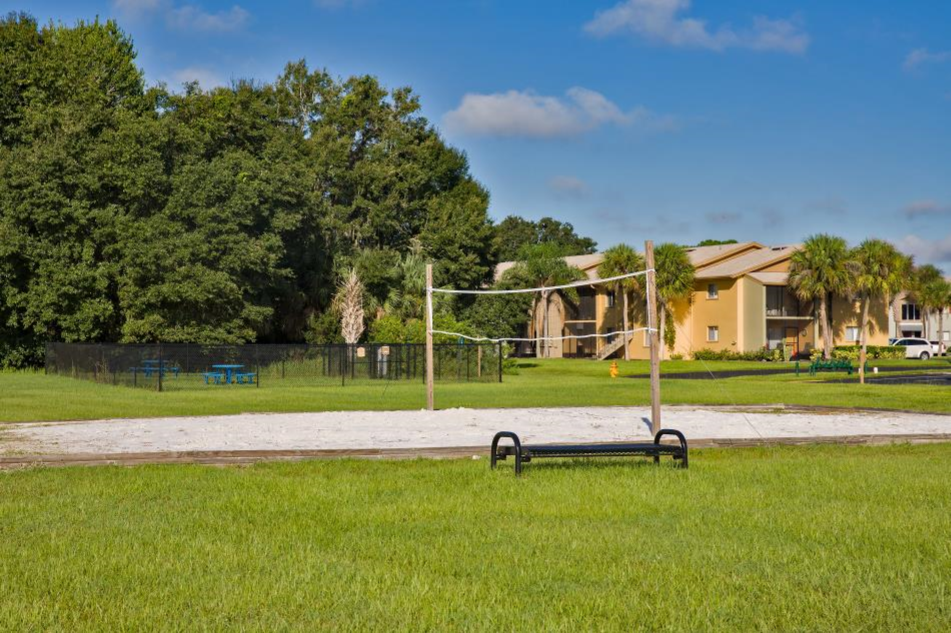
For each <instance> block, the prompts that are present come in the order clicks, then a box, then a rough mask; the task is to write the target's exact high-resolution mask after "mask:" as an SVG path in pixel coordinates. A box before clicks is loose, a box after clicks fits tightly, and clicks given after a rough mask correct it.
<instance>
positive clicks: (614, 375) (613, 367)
mask: <svg viewBox="0 0 951 633" xmlns="http://www.w3.org/2000/svg"><path fill="white" fill-rule="evenodd" d="M617 373H618V372H617V361H616V360H613V361H611V378H617Z"/></svg>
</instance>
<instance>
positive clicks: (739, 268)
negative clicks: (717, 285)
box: [697, 245, 799, 279]
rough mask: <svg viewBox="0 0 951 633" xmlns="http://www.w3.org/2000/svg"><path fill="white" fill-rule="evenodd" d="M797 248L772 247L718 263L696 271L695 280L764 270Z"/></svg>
mask: <svg viewBox="0 0 951 633" xmlns="http://www.w3.org/2000/svg"><path fill="white" fill-rule="evenodd" d="M798 248H799V247H798V246H797V245H791V246H774V247H772V248H761V249H758V250H755V251H752V252H749V253H744V254H743V255H740V256H739V257H734V258H732V259H728V260H726V261H723V262H720V263H719V264H715V265H713V266H710V267H708V268H704V269H703V270H698V271H697V279H713V278H716V277H739V276H740V275H743V274H744V273H748V272H750V271H754V270H758V269H760V268H764V267H766V266H768V265H770V264H772V263H774V262H777V261H782V260H783V259H785V258H787V257H789V256H790V255H792V254H793V252H795V251H796V250H797V249H798Z"/></svg>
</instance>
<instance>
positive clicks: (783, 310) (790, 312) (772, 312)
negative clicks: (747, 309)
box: [766, 305, 812, 317]
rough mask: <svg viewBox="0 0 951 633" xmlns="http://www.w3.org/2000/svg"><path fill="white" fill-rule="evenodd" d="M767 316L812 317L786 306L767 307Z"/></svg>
mask: <svg viewBox="0 0 951 633" xmlns="http://www.w3.org/2000/svg"><path fill="white" fill-rule="evenodd" d="M766 316H768V317H810V316H812V315H811V314H800V311H799V310H797V309H795V308H792V307H786V306H770V305H767V306H766Z"/></svg>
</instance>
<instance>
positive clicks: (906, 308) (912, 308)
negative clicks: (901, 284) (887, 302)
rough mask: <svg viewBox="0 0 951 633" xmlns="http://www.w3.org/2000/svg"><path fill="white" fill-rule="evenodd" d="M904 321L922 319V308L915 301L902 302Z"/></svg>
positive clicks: (902, 318) (902, 317)
mask: <svg viewBox="0 0 951 633" xmlns="http://www.w3.org/2000/svg"><path fill="white" fill-rule="evenodd" d="M901 320H902V321H921V310H919V309H918V306H917V305H915V304H914V303H903V304H901Z"/></svg>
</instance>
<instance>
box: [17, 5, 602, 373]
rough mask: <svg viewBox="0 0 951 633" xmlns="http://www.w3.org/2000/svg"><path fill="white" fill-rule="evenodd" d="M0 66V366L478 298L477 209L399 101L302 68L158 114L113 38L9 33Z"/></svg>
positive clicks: (482, 270)
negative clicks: (429, 274) (435, 293)
mask: <svg viewBox="0 0 951 633" xmlns="http://www.w3.org/2000/svg"><path fill="white" fill-rule="evenodd" d="M0 56H2V57H0V364H4V365H23V364H29V363H34V362H36V361H37V360H38V358H39V354H40V353H41V351H42V348H43V345H44V343H45V342H46V341H50V340H63V341H122V342H146V341H168V342H185V341H189V342H206V343H210V342H234V343H241V342H248V341H261V342H281V341H302V340H305V339H308V340H319V339H321V338H324V339H326V338H335V337H338V336H339V322H338V321H336V320H335V318H334V317H333V316H332V313H331V307H332V305H333V295H334V293H335V289H336V288H337V285H338V283H339V280H340V279H342V278H345V277H346V275H347V274H349V271H351V270H356V271H357V274H358V275H359V278H360V281H361V283H362V286H363V288H364V289H365V294H366V301H367V308H368V310H367V314H368V318H374V317H377V316H381V315H382V314H383V312H384V311H385V310H386V309H389V308H393V309H394V310H396V311H397V312H400V313H401V314H404V313H405V312H406V311H407V310H411V309H412V306H416V307H417V308H419V307H420V306H421V303H420V301H419V300H418V292H419V288H418V286H419V284H418V283H417V282H418V270H416V269H418V268H419V265H421V264H420V263H421V262H423V261H432V262H434V269H435V275H436V283H437V284H440V285H443V284H444V285H452V286H457V287H475V286H480V285H482V284H484V283H487V282H490V281H491V279H492V274H493V267H494V264H495V262H496V261H498V254H499V248H500V246H499V239H500V238H499V235H500V232H499V231H498V229H497V227H495V226H494V225H493V223H492V222H491V220H490V219H489V217H488V214H487V209H488V193H487V192H486V190H485V189H484V188H483V187H482V186H481V185H480V184H479V183H478V182H476V181H475V180H474V179H473V177H472V176H471V174H470V172H469V166H468V162H467V159H466V156H465V155H464V154H463V153H462V152H460V151H459V150H457V149H454V148H452V147H450V146H448V145H447V144H446V143H445V142H444V141H443V140H442V139H441V138H440V136H439V134H438V132H437V130H436V129H435V128H434V127H433V126H432V125H431V124H430V123H429V122H428V121H427V120H426V119H425V118H424V117H422V116H421V115H420V114H419V101H418V98H417V96H416V95H415V94H413V92H412V91H411V90H410V89H409V88H399V89H394V90H388V89H386V88H385V87H383V86H382V85H381V84H380V83H379V81H378V80H377V79H376V78H374V77H372V76H359V77H350V78H347V79H337V78H335V77H333V76H331V75H330V74H329V73H328V72H327V71H324V70H314V69H311V68H308V66H307V64H306V63H305V62H303V61H299V62H295V63H290V64H288V65H287V67H286V69H285V70H284V72H283V74H281V76H280V77H278V78H277V79H276V80H275V81H273V82H272V83H257V82H251V81H238V82H235V83H234V84H233V85H232V86H231V87H227V88H215V89H213V90H202V89H201V88H200V87H199V86H198V85H197V84H191V85H187V86H185V88H184V91H183V92H181V93H175V92H171V91H169V90H167V89H166V88H165V87H164V86H161V85H160V86H153V87H149V86H146V84H145V81H144V78H143V73H142V71H141V70H140V69H139V68H138V67H137V66H136V64H135V56H136V54H135V49H134V47H133V44H132V41H131V40H130V38H129V37H128V36H127V35H126V34H125V33H124V32H123V31H122V30H121V29H120V28H119V27H118V25H117V24H116V23H115V22H112V21H108V22H100V21H98V20H97V21H94V22H79V23H77V24H76V25H74V26H69V27H67V26H63V25H56V24H50V25H46V26H38V25H37V23H36V21H35V20H34V19H33V18H32V17H30V16H28V15H25V14H10V15H8V16H7V17H6V18H5V19H3V20H2V22H0ZM521 222H523V223H524V222H525V221H521ZM529 224H530V223H529ZM556 224H557V223H556ZM556 228H559V229H561V233H559V239H562V240H572V239H580V238H577V236H575V235H574V233H573V230H572V229H571V227H570V225H567V228H568V231H567V233H566V232H565V231H564V229H565V226H562V225H560V224H558V226H557V227H556ZM589 242H590V241H589ZM593 246H594V244H593V242H591V243H590V244H588V245H587V246H586V247H585V248H587V249H588V250H590V249H592V248H593ZM414 275H415V277H413V276H414ZM409 277H413V278H412V279H410V278H409ZM414 284H415V285H414ZM414 292H415V293H416V295H417V300H415V302H414V299H413V296H412V295H413V293H414ZM394 306H396V307H394ZM468 307H469V306H465V305H447V306H444V309H445V310H448V311H451V312H453V313H455V314H457V315H461V314H462V313H463V312H464V311H465V310H466V309H467V308H468ZM404 315H405V314H404ZM418 316H421V315H418Z"/></svg>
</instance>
